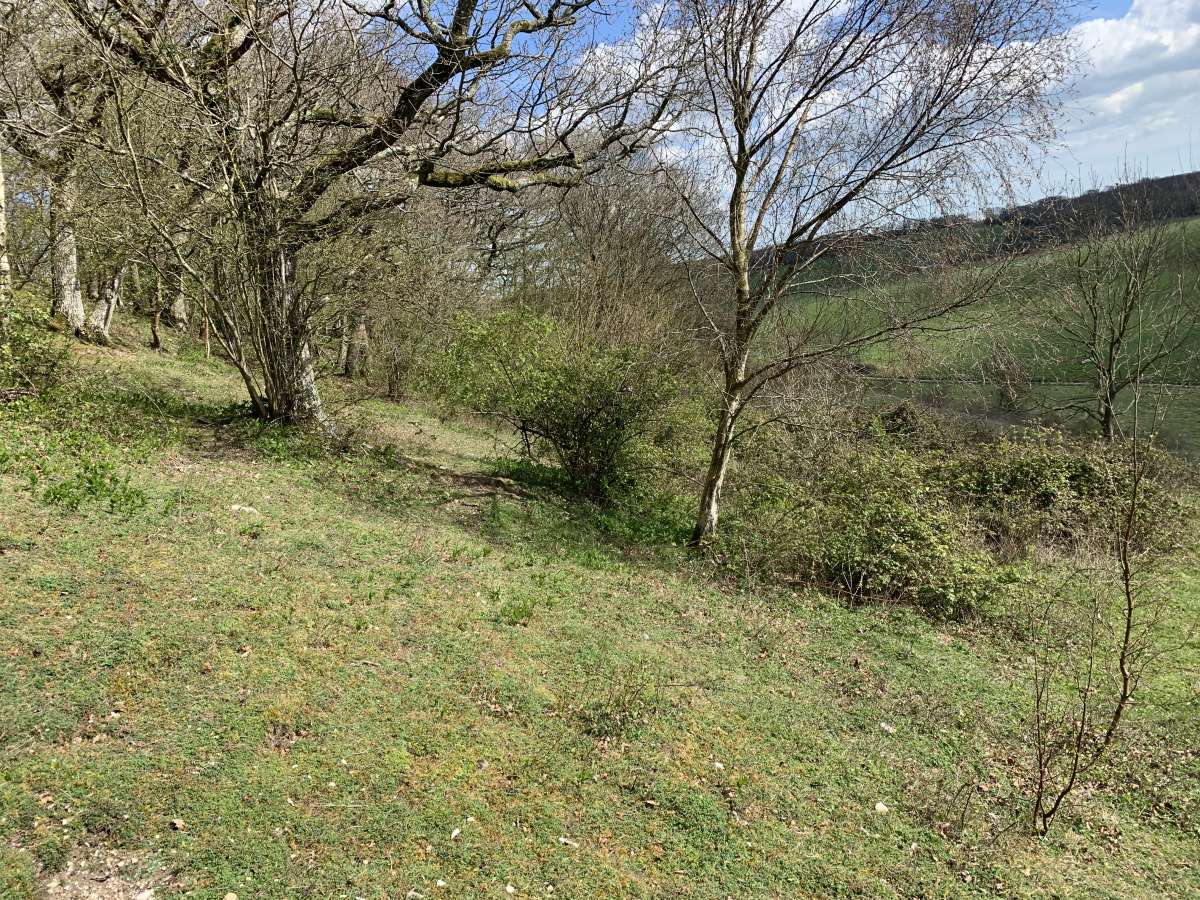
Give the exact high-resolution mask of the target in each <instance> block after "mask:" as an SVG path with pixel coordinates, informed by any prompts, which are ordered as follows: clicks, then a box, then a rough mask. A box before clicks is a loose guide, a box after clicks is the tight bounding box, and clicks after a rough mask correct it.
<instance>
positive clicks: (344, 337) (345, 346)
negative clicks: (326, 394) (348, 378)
mask: <svg viewBox="0 0 1200 900" xmlns="http://www.w3.org/2000/svg"><path fill="white" fill-rule="evenodd" d="M349 360H350V316H349V315H347V314H346V313H344V312H343V313H342V314H341V316H339V317H338V358H337V366H336V367H335V368H334V371H335V372H337V373H338V374H340V375H345V374H346V364H347V363H348V362H349Z"/></svg>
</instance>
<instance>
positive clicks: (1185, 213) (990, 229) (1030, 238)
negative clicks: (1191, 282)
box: [754, 172, 1200, 275]
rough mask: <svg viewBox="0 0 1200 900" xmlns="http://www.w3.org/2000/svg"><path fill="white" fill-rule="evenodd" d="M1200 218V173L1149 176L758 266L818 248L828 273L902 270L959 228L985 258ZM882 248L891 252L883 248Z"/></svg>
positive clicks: (840, 239) (771, 255) (941, 219)
mask: <svg viewBox="0 0 1200 900" xmlns="http://www.w3.org/2000/svg"><path fill="white" fill-rule="evenodd" d="M1193 216H1200V172H1188V173H1186V174H1183V175H1165V176H1163V177H1161V178H1142V179H1140V180H1138V181H1134V182H1129V183H1126V184H1118V185H1111V186H1109V187H1105V188H1099V189H1093V190H1089V191H1086V192H1084V193H1082V194H1080V195H1079V196H1077V197H1066V196H1061V195H1056V196H1050V197H1042V198H1041V199H1040V200H1034V201H1033V202H1031V203H1025V204H1021V205H1013V206H1007V207H993V208H990V209H986V210H984V212H983V214H982V215H980V216H967V215H945V216H937V217H934V218H929V219H920V220H914V221H911V222H908V223H906V224H905V225H903V226H901V227H898V228H893V229H889V230H887V231H877V232H873V233H871V232H867V233H863V232H857V233H853V234H833V235H828V236H826V237H823V238H820V239H818V240H816V241H812V242H808V243H804V244H800V245H798V246H796V247H794V248H792V249H791V250H789V251H787V252H781V251H780V250H779V249H777V248H774V247H768V248H764V249H762V250H759V251H758V252H757V253H755V254H754V265H755V267H756V268H758V269H760V270H763V269H768V268H770V267H771V266H778V265H789V264H801V261H802V260H804V259H806V258H808V257H810V256H812V255H814V254H816V255H820V256H821V257H822V263H821V264H820V266H819V268H820V270H821V271H822V272H823V273H826V274H831V273H838V274H841V275H849V274H851V273H859V274H862V273H863V272H864V271H869V270H873V269H877V268H878V267H879V264H880V263H881V262H883V261H884V260H886V263H885V264H886V265H887V266H888V267H889V268H892V269H893V270H894V271H896V272H897V273H900V272H903V271H906V270H909V269H911V270H912V271H919V270H920V267H921V266H920V257H921V255H922V250H921V243H922V241H925V240H927V239H928V238H929V237H934V236H936V235H938V234H939V233H943V234H944V233H947V232H950V231H952V230H953V231H954V232H956V233H958V234H959V235H960V236H963V237H967V236H968V235H971V236H973V239H971V240H969V241H968V243H969V244H970V245H971V246H970V248H969V249H968V248H967V247H963V248H961V252H963V253H964V258H975V259H982V258H986V257H989V256H991V255H993V254H996V253H1001V252H1004V253H1012V252H1018V253H1020V252H1029V251H1033V250H1039V249H1043V248H1048V247H1052V246H1055V245H1056V244H1062V243H1066V242H1069V241H1072V240H1075V239H1077V238H1079V237H1081V236H1082V235H1083V234H1084V233H1087V232H1094V231H1095V230H1097V229H1099V230H1102V231H1103V230H1107V229H1110V228H1111V229H1115V228H1117V227H1118V226H1120V225H1121V224H1122V223H1123V222H1125V223H1128V222H1129V220H1130V218H1131V217H1132V218H1136V221H1137V222H1138V223H1139V225H1149V224H1151V223H1153V222H1165V221H1171V220H1174V219H1186V218H1190V217H1193ZM882 248H886V250H883V252H882V253H881V249H882ZM910 256H911V257H912V259H908V257H910ZM906 263H907V265H906Z"/></svg>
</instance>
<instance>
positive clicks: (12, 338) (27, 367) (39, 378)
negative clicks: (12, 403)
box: [0, 294, 68, 402]
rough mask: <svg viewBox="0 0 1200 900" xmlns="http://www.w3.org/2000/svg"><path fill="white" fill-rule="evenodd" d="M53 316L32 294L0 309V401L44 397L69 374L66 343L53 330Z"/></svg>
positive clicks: (20, 296) (23, 295)
mask: <svg viewBox="0 0 1200 900" xmlns="http://www.w3.org/2000/svg"><path fill="white" fill-rule="evenodd" d="M49 325H50V317H49V314H48V313H47V311H46V310H45V309H44V308H43V306H42V305H41V304H38V303H36V302H35V301H34V299H33V298H32V297H31V296H29V295H28V294H18V295H17V296H16V298H15V299H14V301H13V303H12V304H11V305H10V306H9V307H8V308H6V309H0V402H2V401H4V400H8V399H13V398H16V397H21V396H26V395H30V394H40V393H42V392H44V391H46V390H48V389H49V388H51V387H53V386H54V385H56V384H58V383H59V382H60V381H61V380H62V379H63V377H64V376H65V374H66V369H67V358H68V357H67V348H66V342H65V341H64V340H63V339H62V338H61V337H60V336H59V335H58V334H56V333H55V332H53V331H51V330H50V328H49Z"/></svg>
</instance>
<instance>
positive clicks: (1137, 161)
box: [1027, 0, 1200, 194]
mask: <svg viewBox="0 0 1200 900" xmlns="http://www.w3.org/2000/svg"><path fill="white" fill-rule="evenodd" d="M1080 18H1081V20H1082V21H1081V22H1080V24H1078V25H1077V26H1076V27H1075V34H1076V37H1077V39H1078V40H1079V44H1080V47H1081V49H1082V50H1083V52H1084V54H1085V67H1084V70H1083V71H1082V72H1081V73H1080V75H1079V78H1078V80H1077V82H1076V84H1075V88H1074V91H1073V92H1072V96H1071V98H1070V100H1069V102H1068V104H1067V108H1066V110H1065V115H1064V118H1063V120H1062V122H1061V139H1062V146H1061V147H1060V148H1058V149H1057V150H1056V151H1055V152H1053V153H1052V154H1050V156H1049V157H1048V158H1047V159H1046V160H1045V165H1044V167H1043V171H1042V172H1041V176H1040V178H1039V179H1038V181H1037V183H1036V184H1035V185H1030V186H1029V187H1028V188H1027V190H1028V192H1029V193H1032V194H1038V193H1046V192H1052V193H1058V192H1059V191H1060V190H1061V189H1063V188H1067V187H1069V186H1070V185H1071V184H1072V183H1073V184H1075V185H1078V186H1081V187H1084V188H1087V187H1091V186H1094V184H1095V183H1096V182H1100V183H1111V182H1113V181H1116V180H1118V178H1119V177H1120V175H1121V174H1122V171H1123V170H1126V169H1129V170H1132V171H1134V172H1135V173H1136V174H1139V175H1167V174H1171V173H1174V172H1182V171H1192V170H1196V169H1200V0H1132V2H1131V0H1101V2H1100V3H1099V4H1098V5H1097V6H1095V7H1093V8H1092V9H1091V10H1089V11H1085V12H1084V13H1083V15H1081V17H1080Z"/></svg>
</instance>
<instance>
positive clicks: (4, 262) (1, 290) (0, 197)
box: [0, 147, 13, 315]
mask: <svg viewBox="0 0 1200 900" xmlns="http://www.w3.org/2000/svg"><path fill="white" fill-rule="evenodd" d="M4 188H5V182H4V148H3V147H0V307H3V306H6V305H7V304H8V303H9V302H11V301H12V297H13V281H12V265H11V264H10V263H9V261H8V194H7V191H5V189H4ZM0 315H3V313H0Z"/></svg>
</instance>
